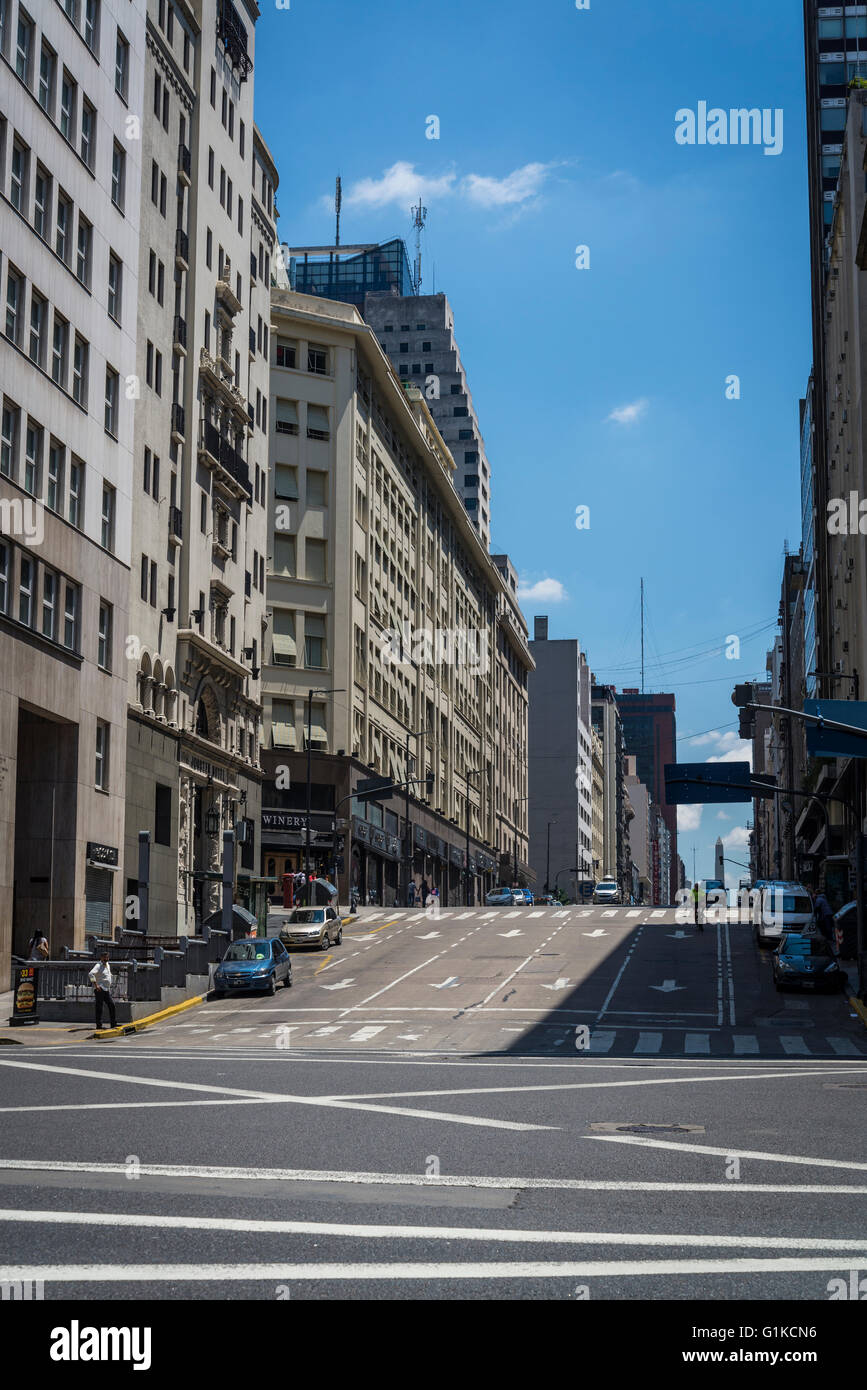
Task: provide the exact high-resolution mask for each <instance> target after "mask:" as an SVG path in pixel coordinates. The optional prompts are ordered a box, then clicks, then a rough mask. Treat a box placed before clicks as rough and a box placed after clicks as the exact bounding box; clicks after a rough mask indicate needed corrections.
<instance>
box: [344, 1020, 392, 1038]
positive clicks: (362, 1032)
mask: <svg viewBox="0 0 867 1390" xmlns="http://www.w3.org/2000/svg"><path fill="white" fill-rule="evenodd" d="M386 1026H387V1025H386V1024H384V1023H381V1024H378V1025H376V1026H374V1025H371V1024H368V1025H367V1027H365V1028H359V1030H358V1032H357V1033H350V1035H349V1041H350V1042H369V1041H370V1039H371V1038H375V1037H376V1035H377V1033H383V1032H384V1031H385V1028H386Z"/></svg>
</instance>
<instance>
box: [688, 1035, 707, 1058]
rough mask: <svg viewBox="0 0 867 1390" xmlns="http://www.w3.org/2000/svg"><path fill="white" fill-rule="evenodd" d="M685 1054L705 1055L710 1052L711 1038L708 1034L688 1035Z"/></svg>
mask: <svg viewBox="0 0 867 1390" xmlns="http://www.w3.org/2000/svg"><path fill="white" fill-rule="evenodd" d="M684 1051H685V1052H691V1053H697V1052H703V1053H705V1054H707V1053H709V1052H710V1037H709V1035H708V1034H707V1033H687V1035H686V1042H685V1045H684Z"/></svg>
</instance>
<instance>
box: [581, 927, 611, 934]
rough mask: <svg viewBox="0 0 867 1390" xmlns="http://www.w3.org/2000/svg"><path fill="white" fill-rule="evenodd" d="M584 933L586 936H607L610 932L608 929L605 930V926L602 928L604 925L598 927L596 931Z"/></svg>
mask: <svg viewBox="0 0 867 1390" xmlns="http://www.w3.org/2000/svg"><path fill="white" fill-rule="evenodd" d="M584 935H585V936H607V935H608V933H607V931H605V930H604V928H602V927H597V928H596V930H595V931H586V932H585V933H584Z"/></svg>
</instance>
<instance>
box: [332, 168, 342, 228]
mask: <svg viewBox="0 0 867 1390" xmlns="http://www.w3.org/2000/svg"><path fill="white" fill-rule="evenodd" d="M342 203H343V190H342V188H341V186H340V175H339V174H338V175H337V183H336V184H335V187H334V211H335V213H336V217H337V229H336V231H335V233H334V245H335V246H339V245H340V208H341V205H342Z"/></svg>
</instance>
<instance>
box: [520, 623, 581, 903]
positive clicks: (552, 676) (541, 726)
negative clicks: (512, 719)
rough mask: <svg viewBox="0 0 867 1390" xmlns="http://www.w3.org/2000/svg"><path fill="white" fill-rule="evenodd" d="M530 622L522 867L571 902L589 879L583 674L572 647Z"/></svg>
mask: <svg viewBox="0 0 867 1390" xmlns="http://www.w3.org/2000/svg"><path fill="white" fill-rule="evenodd" d="M547 632H548V624H547V618H544V617H537V618H536V619H535V625H534V640H533V641H532V642H531V643H530V652H531V654H532V657H533V661H534V662H535V670H534V671H532V672H531V675H530V681H529V700H530V740H529V751H530V795H531V800H530V863H531V865H532V867H533V869H534V870H535V873H536V879H537V882H539V883H542V882H544V883H546V884H547V887H546V888H545V891H546V892H552V893H553V892H554V891H555V889H556V888H557V887H561V888H563V890H564V891H571V892H572V894H573V895H576V896H577V892H578V883H579V882H582V881H584V882H586V881H587V880H588V879H592V878H593V877H594V871H593V800H592V789H593V753H592V743H591V718H590V680H591V677H590V668H589V666H588V665H587V658H586V656H585V654H584V652H583V651H582V650H581V646H580V643H578V642H577V641H575V640H574V639H571V638H568V639H549V638H548V635H547Z"/></svg>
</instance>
